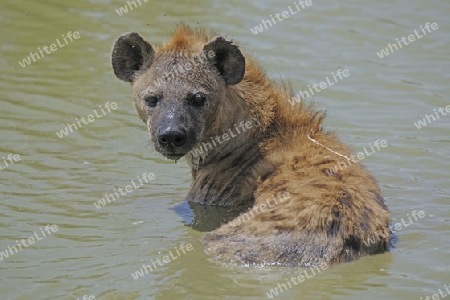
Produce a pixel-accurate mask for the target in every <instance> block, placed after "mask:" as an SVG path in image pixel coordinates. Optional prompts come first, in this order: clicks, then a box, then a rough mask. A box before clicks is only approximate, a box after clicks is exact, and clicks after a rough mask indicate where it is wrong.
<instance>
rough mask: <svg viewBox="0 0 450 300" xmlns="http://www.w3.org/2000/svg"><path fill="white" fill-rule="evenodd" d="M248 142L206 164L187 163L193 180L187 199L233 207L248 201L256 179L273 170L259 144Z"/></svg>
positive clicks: (245, 203)
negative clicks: (249, 143)
mask: <svg viewBox="0 0 450 300" xmlns="http://www.w3.org/2000/svg"><path fill="white" fill-rule="evenodd" d="M251 144H252V146H251V147H247V145H246V144H243V145H241V147H238V148H236V149H235V151H232V152H229V153H227V154H224V155H222V156H220V157H218V158H217V159H214V160H212V161H210V162H208V163H203V162H200V163H199V164H198V165H191V168H192V176H193V181H192V185H191V189H190V191H189V193H188V196H187V200H188V201H191V202H198V203H202V204H208V205H222V206H234V207H242V206H248V205H250V204H252V203H253V201H254V199H253V193H254V191H255V190H256V184H257V180H258V178H259V177H260V176H262V175H261V174H267V173H269V172H271V171H273V170H272V168H271V167H269V166H271V164H269V163H268V162H267V161H266V159H265V158H264V156H263V155H262V153H261V150H260V149H259V147H258V146H257V145H256V144H254V143H251Z"/></svg>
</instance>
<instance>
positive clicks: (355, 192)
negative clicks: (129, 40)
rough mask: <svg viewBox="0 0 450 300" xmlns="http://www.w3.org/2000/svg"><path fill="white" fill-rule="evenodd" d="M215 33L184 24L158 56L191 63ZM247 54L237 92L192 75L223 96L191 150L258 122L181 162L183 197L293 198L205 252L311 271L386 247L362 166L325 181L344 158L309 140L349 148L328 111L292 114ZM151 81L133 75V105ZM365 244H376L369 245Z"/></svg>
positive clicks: (255, 201) (218, 235)
mask: <svg viewBox="0 0 450 300" xmlns="http://www.w3.org/2000/svg"><path fill="white" fill-rule="evenodd" d="M214 36H215V34H213V33H210V34H208V33H207V32H205V31H204V30H193V29H191V28H189V27H187V26H184V25H178V26H177V27H176V29H175V31H174V33H173V36H172V37H171V38H170V40H169V41H167V42H166V43H164V44H163V45H162V46H160V47H158V48H156V49H155V54H154V56H155V57H158V59H165V60H166V61H167V62H170V61H173V59H174V57H186V59H193V58H192V57H195V55H196V54H198V53H200V52H201V51H202V50H203V48H204V45H205V44H206V43H208V41H210V40H211V39H213V37H214ZM244 55H245V75H244V78H243V79H242V81H241V82H240V83H238V84H236V85H227V84H225V83H223V82H221V81H220V80H219V81H216V82H214V81H213V80H210V79H207V78H209V77H208V76H211V74H210V70H211V66H206V67H205V66H196V67H195V70H193V74H190V76H191V78H190V79H189V80H192V81H193V82H194V83H193V84H196V82H201V84H199V85H200V86H202V87H203V88H206V89H208V88H211V89H215V92H216V93H217V94H218V95H221V97H220V99H217V104H216V105H214V107H211V108H210V109H211V110H212V112H211V113H210V115H209V117H207V118H205V120H199V122H200V123H201V124H202V126H201V128H197V129H196V130H197V133H198V135H197V138H198V140H196V141H195V143H194V144H195V145H194V146H193V147H196V146H199V145H200V143H201V142H202V141H204V142H208V141H210V138H211V137H214V136H216V135H218V136H221V135H222V134H223V133H225V132H227V131H228V129H233V128H234V125H235V124H238V123H240V122H241V121H244V122H245V121H251V120H252V119H256V120H257V122H255V124H256V123H257V125H256V126H253V128H252V129H251V130H248V131H247V132H245V133H243V134H239V135H237V136H236V137H234V138H232V139H231V140H229V141H227V142H224V143H222V144H221V145H220V146H218V147H216V148H214V149H212V150H211V151H209V152H207V154H206V155H204V156H202V157H195V156H193V155H192V153H190V152H188V153H187V154H186V155H185V157H186V159H187V162H188V163H189V165H190V167H191V169H192V175H193V182H192V186H191V189H190V191H189V193H188V196H187V200H188V201H192V202H198V203H202V204H205V205H206V204H207V205H224V206H225V205H226V206H232V207H249V206H251V205H253V206H261V205H262V204H265V203H266V201H267V199H272V197H273V196H275V195H277V194H278V193H280V192H281V193H284V192H288V193H289V195H290V198H289V199H287V200H286V201H283V202H281V203H279V204H277V205H275V206H274V207H272V208H269V209H267V210H265V211H264V212H262V213H260V214H255V215H254V216H253V217H252V218H250V219H249V220H245V221H243V222H242V223H241V224H240V225H237V226H234V225H232V224H231V223H228V224H224V225H222V226H221V227H220V228H218V229H216V230H214V231H212V232H209V233H207V234H206V235H205V236H204V238H203V243H204V245H205V253H206V254H207V255H208V256H210V257H212V258H214V259H216V260H218V261H222V262H227V263H228V262H238V263H245V264H269V265H286V266H312V265H319V264H322V263H325V264H327V265H330V264H333V263H337V262H342V261H348V260H351V259H355V258H358V257H360V256H361V255H365V254H375V253H380V252H383V251H385V250H387V247H388V244H389V239H390V231H389V227H388V225H389V222H390V217H389V214H388V209H387V207H386V205H385V203H384V200H383V198H382V197H381V196H380V189H379V187H378V185H377V183H376V182H375V180H374V179H373V177H372V176H371V175H370V174H369V173H368V172H367V170H366V169H365V168H364V167H363V166H362V165H360V164H359V163H356V164H351V165H350V166H348V167H347V168H345V169H343V170H341V171H339V172H338V173H334V174H333V175H328V174H327V172H326V171H325V170H327V169H330V168H332V167H334V166H335V165H336V164H337V163H338V162H341V161H342V160H343V158H342V157H340V156H338V155H336V154H335V153H332V152H330V151H329V150H327V149H325V148H323V147H321V146H318V145H316V144H314V143H313V142H312V141H311V140H310V139H309V138H308V135H310V137H311V138H313V139H315V140H317V141H319V142H320V143H322V144H323V145H325V146H326V147H329V148H331V149H333V150H334V151H337V152H339V153H341V154H343V155H346V156H350V155H351V150H350V148H349V147H348V146H346V145H344V144H343V143H342V142H340V141H339V140H338V138H337V137H336V136H335V135H334V134H332V133H330V132H327V131H326V130H324V129H323V128H322V122H323V120H324V118H325V114H324V113H322V112H319V111H317V110H315V109H314V107H313V106H312V105H310V104H308V105H307V104H304V103H300V104H297V105H296V106H295V107H293V106H292V105H291V104H290V103H289V102H288V99H291V98H292V97H293V96H294V95H293V92H292V90H291V88H290V87H289V86H288V85H286V84H284V83H278V82H275V81H273V80H272V79H270V78H268V77H267V75H266V74H265V72H264V71H263V70H262V69H261V67H260V66H259V65H258V63H257V62H256V60H255V59H253V58H252V57H251V56H250V55H246V54H244ZM113 56H114V54H113ZM213 73H214V72H213ZM213 75H214V74H213ZM215 75H217V74H215ZM148 76H153V75H152V71H151V70H150V71H148V70H143V71H142V72H141V71H138V72H137V73H136V75H135V79H134V80H133V82H132V85H133V94H134V95H135V99H136V97H139V96H136V95H137V94H139V93H141V92H142V91H143V90H145V88H146V84H147V85H148V83H149V82H150V81H151V80H150V79H149V78H147V77H148ZM186 76H187V75H186ZM207 82H214V84H212V85H211V87H208V85H207V84H206V83H207ZM217 82H218V83H217ZM142 105H143V104H142V103H140V102H139V101H136V106H137V109H138V113H139V114H140V116H141V118H142V119H143V121H144V122H146V124H148V125H149V123H151V122H152V121H151V120H149V117H148V114H146V113H143V112H142V111H144V112H145V108H143V107H142ZM180 111H181V114H183V110H182V109H180ZM142 114H144V116H142ZM211 116H213V117H211ZM153 126H154V125H153ZM149 130H150V131H151V130H152V125H149ZM200 131H201V132H200ZM193 147H191V149H192V148H193ZM369 239H372V240H374V239H378V242H376V243H375V244H372V245H369V246H366V245H365V244H364V241H366V242H367V241H368V240H369Z"/></svg>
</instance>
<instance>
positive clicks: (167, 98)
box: [112, 32, 245, 160]
mask: <svg viewBox="0 0 450 300" xmlns="http://www.w3.org/2000/svg"><path fill="white" fill-rule="evenodd" d="M197 48H198V49H197V51H193V50H192V48H176V49H170V50H157V51H155V50H154V49H153V47H152V46H151V44H150V43H148V42H147V41H145V40H144V39H143V38H142V37H141V36H140V35H139V34H138V33H135V32H133V33H128V34H125V35H122V36H120V37H119V38H118V39H117V41H116V42H115V44H114V48H113V51H112V66H113V69H114V73H115V74H116V76H117V77H118V78H119V79H121V80H124V81H127V82H131V84H132V89H133V98H134V102H135V106H136V110H137V113H138V115H139V117H140V118H141V119H142V121H143V122H144V123H145V124H146V125H147V128H148V130H149V133H150V138H151V141H152V144H153V146H154V147H155V149H156V150H157V151H158V152H160V153H161V154H163V155H164V156H166V157H167V158H170V159H175V160H177V159H179V158H181V157H182V156H184V155H185V154H187V153H188V152H189V151H190V150H191V149H192V148H194V147H195V146H196V145H197V144H199V143H200V142H201V141H202V139H203V137H204V136H205V134H207V133H208V130H209V129H210V128H212V127H213V125H214V120H215V119H216V114H217V110H218V107H219V105H220V102H221V101H222V99H223V98H224V95H225V91H226V89H227V86H229V85H235V84H237V83H239V82H240V81H241V80H242V78H243V77H244V72H245V58H244V56H243V55H242V53H241V52H240V50H239V49H238V47H237V46H236V45H233V44H232V42H230V41H227V40H226V39H224V38H223V37H221V36H217V37H215V38H213V39H212V40H210V41H208V42H206V43H204V44H202V45H201V47H197ZM199 49H200V50H199Z"/></svg>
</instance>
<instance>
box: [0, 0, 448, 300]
mask: <svg viewBox="0 0 450 300" xmlns="http://www.w3.org/2000/svg"><path fill="white" fill-rule="evenodd" d="M70 2H71V4H69V1H56V0H45V1H35V0H34V1H31V0H26V1H25V0H22V1H21V0H3V1H2V5H1V7H2V9H1V11H0V33H1V35H0V36H1V41H2V43H1V46H0V47H1V56H0V67H1V68H2V71H3V72H2V73H1V80H0V95H1V108H0V120H1V121H0V158H2V157H4V158H5V159H3V158H2V159H0V169H2V170H0V197H1V198H0V199H1V201H0V216H1V217H0V236H1V239H0V252H2V251H5V250H7V249H8V246H9V247H10V248H11V247H12V246H14V247H16V249H17V253H15V252H13V254H12V255H10V256H9V257H7V258H5V257H3V260H2V261H0V299H19V300H22V299H36V300H38V299H83V296H87V297H85V299H89V298H88V297H90V299H91V300H92V299H93V298H92V297H95V299H268V297H267V295H266V292H268V291H269V290H270V289H271V288H275V287H277V285H278V284H285V283H286V280H287V279H289V278H291V277H292V276H294V277H298V276H299V275H301V274H303V272H304V270H302V269H297V268H256V267H242V266H222V265H219V264H216V263H214V262H212V261H210V260H209V259H207V258H206V257H205V255H204V254H203V246H202V244H201V243H200V242H199V239H200V238H201V236H202V235H203V234H204V230H206V229H205V228H203V227H202V226H200V225H198V224H197V223H196V220H197V219H194V214H193V212H192V210H191V209H190V207H189V205H188V204H187V203H185V202H183V199H184V197H185V196H186V194H187V192H188V189H189V184H190V172H189V169H188V167H187V165H186V163H185V162H184V161H183V160H181V161H180V162H179V163H177V164H174V163H173V162H171V161H167V160H165V159H163V158H162V157H161V156H160V155H158V153H156V152H155V151H153V150H152V149H150V148H149V147H148V134H147V132H146V130H145V126H143V124H142V122H141V121H140V120H139V119H138V117H137V116H136V114H135V111H134V107H133V104H132V101H131V93H130V88H129V85H128V84H126V83H123V82H119V81H118V80H117V79H116V78H115V76H114V74H113V72H112V69H111V66H110V50H111V47H112V44H113V42H114V40H115V39H116V38H117V37H118V36H119V35H121V34H123V33H125V32H129V31H138V32H140V33H141V35H143V36H145V37H146V38H148V39H149V40H150V41H151V42H152V43H153V44H157V43H161V42H162V41H164V39H165V38H166V37H167V36H168V35H170V33H171V31H172V29H173V25H174V24H175V23H176V22H179V21H184V22H186V23H187V24H190V25H193V26H205V27H211V28H213V29H214V30H216V31H217V32H220V33H222V34H224V35H227V36H228V37H230V38H232V39H234V40H235V41H236V42H237V43H239V44H241V45H243V47H244V48H245V49H247V50H246V51H247V52H250V53H253V54H254V55H256V56H257V57H259V58H260V60H261V62H262V64H263V66H264V67H265V68H266V69H267V70H268V72H269V73H270V74H271V75H272V76H274V77H277V78H289V79H290V80H291V82H292V85H293V87H294V89H295V90H300V89H303V88H305V87H306V86H307V85H308V84H309V85H312V84H314V83H316V84H319V83H320V82H321V81H324V79H325V78H326V77H327V76H329V77H330V78H331V76H332V75H331V74H332V72H334V73H335V74H336V71H337V70H338V69H348V70H349V72H350V76H348V77H346V78H344V79H343V80H339V82H337V83H335V84H334V85H333V86H330V87H329V88H326V89H324V90H322V91H320V92H319V93H316V94H315V97H314V100H315V101H316V102H317V106H318V107H319V108H320V109H326V110H327V112H328V118H327V121H326V125H327V127H328V128H330V129H336V130H337V131H338V132H339V135H340V137H341V138H342V140H344V141H345V142H347V143H348V144H349V145H351V146H352V147H353V149H354V151H355V153H357V152H360V151H363V148H364V147H368V146H369V144H370V143H372V145H373V143H374V141H375V140H377V139H378V140H386V142H387V143H388V146H387V147H385V148H382V149H381V150H380V151H377V152H376V153H374V154H373V155H371V156H369V157H367V158H365V159H364V160H363V161H362V163H364V164H365V165H366V166H367V168H368V169H369V170H370V171H371V172H372V173H373V174H374V176H375V177H376V178H377V180H378V181H379V184H380V186H381V188H382V191H383V195H384V196H385V198H386V201H387V203H388V205H389V207H390V210H391V214H392V217H393V219H394V222H402V219H403V222H404V224H406V225H408V226H405V225H402V229H401V230H398V232H397V234H398V243H397V248H396V249H394V250H393V251H392V252H390V253H385V254H382V255H376V256H371V257H364V258H363V259H360V260H358V261H354V262H351V263H345V264H341V265H337V266H335V267H332V268H329V269H327V270H324V271H322V272H320V273H319V274H317V275H316V276H309V277H312V278H306V279H305V280H304V281H303V282H301V283H299V284H297V285H294V284H291V285H292V287H291V288H289V289H288V290H286V291H283V292H282V293H281V294H280V295H279V296H278V297H276V299H361V298H363V299H365V300H372V299H373V300H378V299H405V300H406V299H420V298H421V297H422V298H423V299H425V297H426V296H427V295H428V296H431V295H433V294H435V293H439V291H438V290H439V289H441V292H443V293H444V294H445V293H446V292H445V285H447V286H449V284H450V249H449V246H450V233H449V232H450V230H449V229H450V212H449V204H450V200H449V198H450V188H449V179H450V178H449V167H450V162H449V157H450V138H449V134H450V130H449V129H450V115H447V116H444V115H442V114H440V113H439V112H438V113H439V116H440V117H439V119H436V121H432V119H431V122H430V123H429V124H427V126H425V127H423V128H421V129H417V128H416V126H415V125H414V123H417V122H418V120H420V119H423V118H424V117H425V114H429V115H430V114H435V112H434V109H436V110H438V109H439V107H443V108H445V107H446V106H447V105H450V100H449V95H450V87H449V83H450V75H449V69H450V43H449V42H450V35H449V30H450V20H449V18H448V15H449V13H450V2H448V1H437V0H435V1H427V2H424V1H415V0H413V1H405V0H401V1H396V2H395V4H392V3H391V1H378V2H373V1H362V2H360V1H342V3H338V2H335V1H321V2H319V1H314V0H313V1H312V5H311V6H309V7H306V8H305V9H302V10H300V11H299V12H297V13H296V14H295V15H290V16H289V17H288V18H286V19H284V20H283V21H277V24H275V25H274V26H272V27H269V28H268V29H266V30H264V31H263V32H262V33H259V34H256V35H255V34H253V33H252V31H251V29H252V28H254V27H255V26H258V25H260V24H261V20H262V19H265V20H268V19H269V18H270V15H272V16H274V14H276V13H280V14H281V13H282V12H283V11H287V10H288V7H289V6H291V7H292V8H294V6H293V5H294V4H293V1H282V2H280V1H275V0H273V1H250V2H245V3H243V2H241V1H236V0H233V1H216V0H213V1H200V0H199V1H194V2H189V1H180V2H169V1H160V2H159V1H158V2H156V1H149V2H144V0H141V5H140V6H138V7H136V8H134V9H133V10H131V11H129V12H128V13H125V14H123V15H122V16H119V14H118V13H117V12H116V10H117V9H119V8H120V7H121V6H123V5H126V2H125V1H109V0H91V1H87V0H83V1H70ZM427 22H431V23H433V22H436V23H437V24H438V29H436V30H432V31H431V32H429V33H428V34H426V35H424V36H423V37H421V38H420V39H417V40H415V41H414V42H411V43H410V44H409V45H407V46H403V47H402V48H399V49H398V50H397V51H394V52H392V53H390V54H389V55H388V56H386V57H384V58H380V57H379V56H378V55H377V52H379V51H380V50H381V49H383V48H385V47H387V44H388V43H397V41H396V38H398V39H399V40H400V39H401V38H402V36H405V37H407V36H408V35H410V34H413V33H414V30H418V33H421V32H422V31H421V27H420V26H422V27H423V28H425V27H424V26H425V24H426V23H427ZM69 32H71V33H69ZM75 32H78V34H79V36H78V35H77V34H76V33H75ZM71 34H72V39H70V38H69V36H70V35H71ZM63 35H64V36H63ZM422 35H423V34H422ZM77 36H78V38H76V37H77ZM52 44H55V45H54V46H52ZM44 46H47V48H46V50H44ZM55 47H56V48H55ZM41 50H42V55H41V53H38V52H39V51H41ZM30 52H34V53H38V54H36V55H39V57H37V56H36V55H35V56H34V59H35V60H36V61H30V62H31V64H30V65H27V66H25V67H22V66H21V65H20V64H19V61H20V62H23V59H26V58H27V57H28V56H29V55H30ZM108 102H109V104H110V105H111V106H110V107H113V105H112V104H113V103H115V104H116V105H117V107H116V109H111V110H110V111H108V110H107V109H106V106H105V105H106V103H108ZM99 106H102V108H101V107H99ZM102 109H103V111H102ZM94 111H95V112H94ZM103 112H105V113H103ZM96 113H97V115H98V116H100V117H97V115H95V114H96ZM90 114H93V115H94V121H92V122H86V123H88V124H87V125H85V124H84V123H80V124H81V125H82V126H80V128H78V130H75V131H74V132H71V133H69V134H68V135H67V136H64V137H62V138H59V137H58V136H57V134H56V133H57V132H59V131H60V130H61V129H63V128H65V126H67V123H74V122H76V120H77V119H76V118H78V120H81V119H80V118H81V117H86V118H88V116H89V115H90ZM91 120H92V118H91ZM425 121H427V120H425ZM9 154H12V156H9V158H10V159H9V160H8V155H9ZM15 154H16V155H18V156H14V155H15ZM14 157H15V158H16V159H14ZM19 158H20V159H19ZM144 173H147V174H150V173H153V174H154V179H153V180H148V183H146V182H143V185H142V186H140V187H138V188H133V190H131V191H130V192H128V193H126V195H125V196H122V195H120V197H119V198H118V199H116V201H115V202H113V203H111V204H108V205H106V206H105V207H101V208H99V209H97V208H96V207H95V206H94V204H93V203H94V202H96V201H98V200H99V199H101V198H102V197H103V195H104V194H105V193H113V192H114V190H113V189H114V188H116V189H118V188H120V187H122V188H125V187H126V186H127V185H129V184H130V183H131V181H132V180H135V181H136V180H137V178H138V177H140V178H142V176H143V175H144ZM414 210H415V211H416V212H418V211H423V212H424V214H425V217H423V218H418V219H417V221H416V220H415V219H412V220H413V222H412V223H410V222H409V219H408V214H409V215H410V216H411V214H412V212H413V211H414ZM206 213H209V212H208V211H207V210H206ZM213 213H214V215H212V216H214V217H215V218H220V214H217V212H211V214H213ZM215 220H216V219H215ZM191 222H194V226H192V227H191V226H187V225H188V224H190V223H191ZM46 225H50V226H51V225H54V226H56V227H45V226H46ZM196 225H198V226H196ZM51 228H53V229H55V228H57V230H56V231H52V230H51ZM44 235H45V236H44ZM30 238H32V239H30ZM21 239H24V240H25V243H26V244H27V245H28V246H23V244H21ZM16 240H17V241H18V242H16ZM33 241H34V242H33ZM32 242H33V243H32ZM181 244H185V247H187V246H188V245H190V247H189V249H190V250H189V249H187V248H186V249H185V250H184V251H183V250H182V249H181V248H180V247H181ZM19 245H20V247H22V249H20V248H19ZM191 247H192V248H191ZM11 250H12V251H15V250H13V249H12V248H11ZM188 250H189V251H188ZM165 256H168V259H169V260H167V258H166V259H165V258H164V257H165ZM158 259H160V261H163V262H164V263H163V264H155V266H156V268H154V269H153V270H152V271H149V272H148V273H149V274H145V275H144V276H143V277H141V278H139V279H137V280H135V279H134V278H133V276H132V275H131V274H132V273H134V272H135V271H137V270H139V269H140V268H141V267H142V265H143V264H151V263H152V262H157V260H158ZM164 259H165V261H164ZM438 296H439V297H440V298H436V299H441V297H442V296H440V295H438ZM449 299H450V297H449Z"/></svg>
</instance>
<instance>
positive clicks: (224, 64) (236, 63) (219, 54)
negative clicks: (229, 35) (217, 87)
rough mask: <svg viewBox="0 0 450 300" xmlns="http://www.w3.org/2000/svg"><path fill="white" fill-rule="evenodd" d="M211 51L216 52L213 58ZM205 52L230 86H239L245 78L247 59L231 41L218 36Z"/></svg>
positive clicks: (205, 48)
mask: <svg viewBox="0 0 450 300" xmlns="http://www.w3.org/2000/svg"><path fill="white" fill-rule="evenodd" d="M211 50H212V51H213V52H214V56H213V57H212V58H211V55H210V54H209V53H210V51H211ZM203 51H204V52H203V53H205V55H207V57H208V59H210V60H211V61H212V62H213V64H214V65H215V66H216V68H217V70H218V71H219V73H220V75H221V76H222V78H223V79H224V80H225V82H226V83H227V84H228V85H234V84H238V83H239V82H241V80H242V78H244V73H245V57H244V55H243V54H242V53H241V51H240V50H239V48H238V46H236V45H233V43H232V42H231V41H227V40H225V39H224V38H223V37H221V36H217V37H215V38H213V39H212V40H211V41H209V42H208V43H207V44H206V45H205V46H204V47H203Z"/></svg>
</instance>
